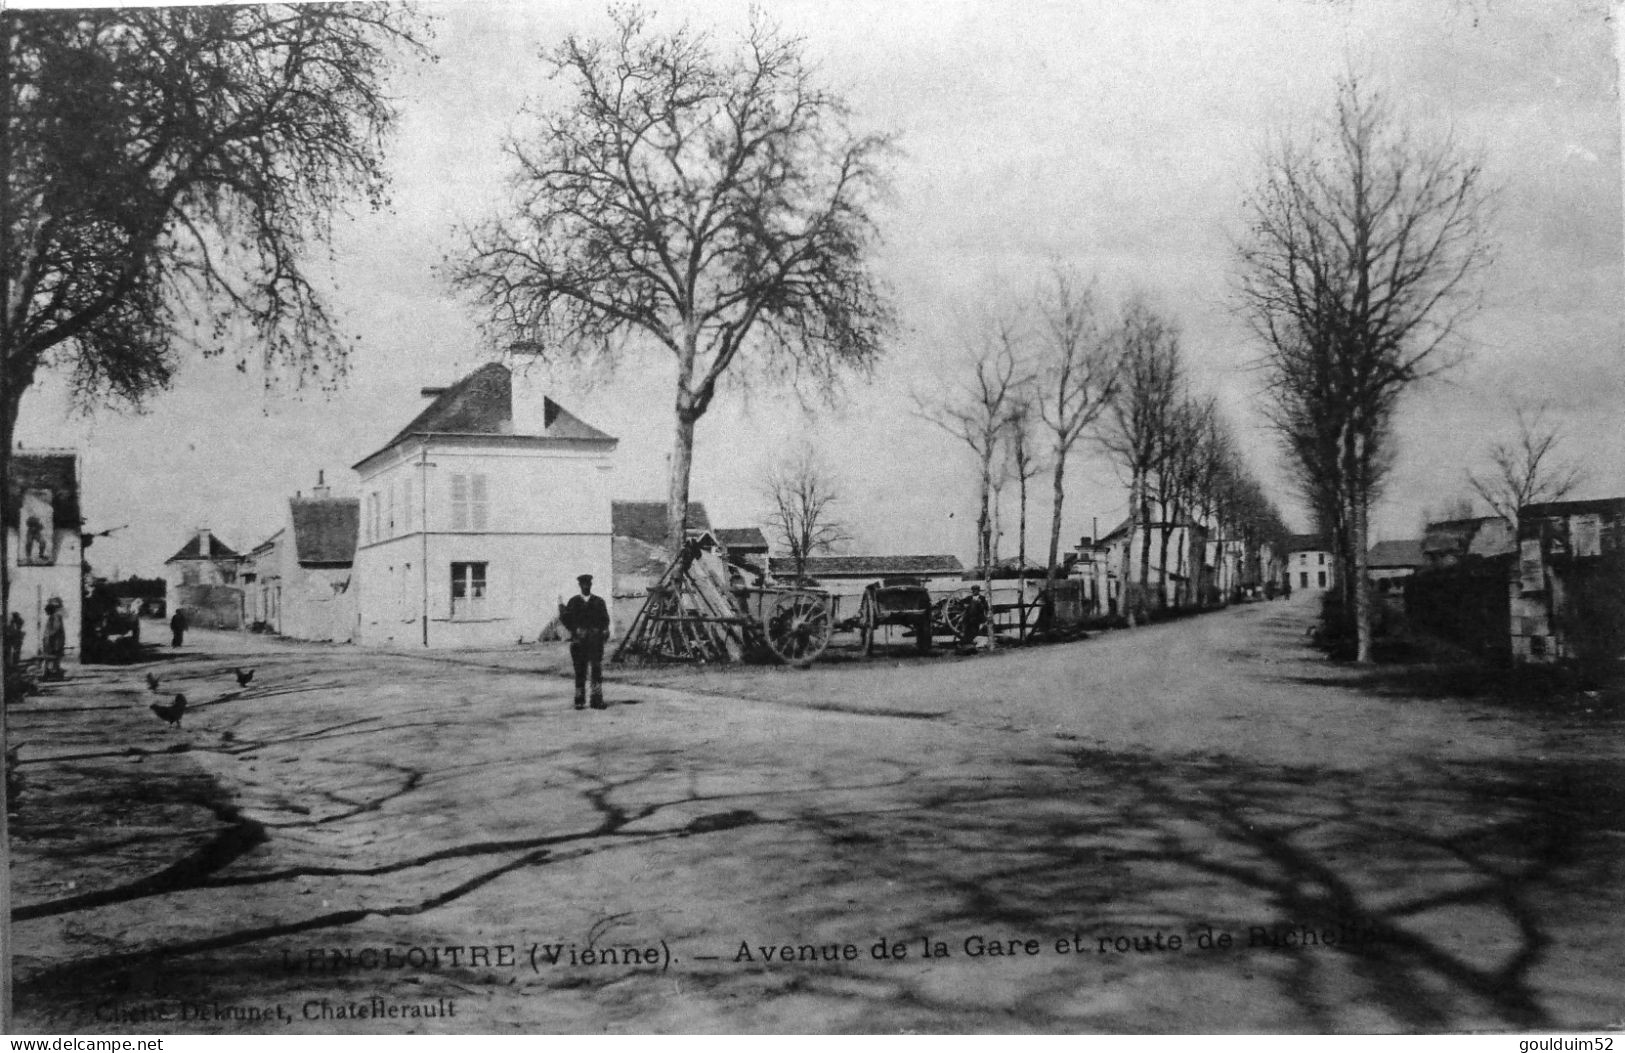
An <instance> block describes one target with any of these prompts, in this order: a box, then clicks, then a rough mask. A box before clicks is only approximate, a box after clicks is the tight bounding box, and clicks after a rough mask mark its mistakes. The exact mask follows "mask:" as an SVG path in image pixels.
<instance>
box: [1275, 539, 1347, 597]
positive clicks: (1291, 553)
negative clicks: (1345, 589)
mask: <svg viewBox="0 0 1625 1053" xmlns="http://www.w3.org/2000/svg"><path fill="white" fill-rule="evenodd" d="M1285 573H1286V583H1287V585H1288V586H1290V587H1291V589H1292V590H1293V591H1294V592H1325V591H1326V590H1327V589H1329V588H1331V587H1332V586H1334V585H1336V584H1337V560H1336V558H1335V557H1334V556H1333V554H1332V546H1331V543H1330V542H1329V541H1327V540H1326V538H1325V536H1324V535H1321V534H1293V535H1292V536H1291V537H1289V538H1287V543H1286V572H1285Z"/></svg>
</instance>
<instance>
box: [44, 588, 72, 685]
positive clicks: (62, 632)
mask: <svg viewBox="0 0 1625 1053" xmlns="http://www.w3.org/2000/svg"><path fill="white" fill-rule="evenodd" d="M67 650H68V620H67V619H66V618H64V617H63V616H62V601H61V600H60V599H58V598H57V597H55V596H52V597H51V598H50V600H49V601H48V602H47V603H46V604H45V678H46V679H47V680H61V679H62V656H63V655H65V654H66V653H67Z"/></svg>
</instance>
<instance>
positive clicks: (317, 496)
mask: <svg viewBox="0 0 1625 1053" xmlns="http://www.w3.org/2000/svg"><path fill="white" fill-rule="evenodd" d="M332 492H333V491H332V488H331V487H329V486H328V485H327V472H326V471H325V470H323V469H320V468H318V469H316V485H315V486H313V487H311V489H310V496H311V498H312V499H313V500H316V501H320V500H321V499H322V498H324V497H328V496H330V495H331V494H332Z"/></svg>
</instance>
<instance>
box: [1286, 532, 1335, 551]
mask: <svg viewBox="0 0 1625 1053" xmlns="http://www.w3.org/2000/svg"><path fill="white" fill-rule="evenodd" d="M1331 550H1332V546H1331V545H1329V544H1327V543H1326V535H1325V534H1288V535H1287V539H1286V551H1287V554H1288V555H1291V554H1292V553H1294V552H1330V551H1331Z"/></svg>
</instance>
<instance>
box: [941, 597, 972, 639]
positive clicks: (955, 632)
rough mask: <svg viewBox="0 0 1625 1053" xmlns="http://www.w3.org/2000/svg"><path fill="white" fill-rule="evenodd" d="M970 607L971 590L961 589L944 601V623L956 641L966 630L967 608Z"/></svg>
mask: <svg viewBox="0 0 1625 1053" xmlns="http://www.w3.org/2000/svg"><path fill="white" fill-rule="evenodd" d="M968 606H970V590H969V589H960V590H959V591H958V592H956V593H954V594H953V595H952V596H949V597H948V599H947V600H945V601H944V605H943V608H942V622H943V624H944V625H946V626H947V627H948V632H949V633H950V634H951V635H952V636H953V638H954V639H955V640H957V639H959V637H960V634H961V633H962V632H963V631H964V628H965V608H966V607H968Z"/></svg>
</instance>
